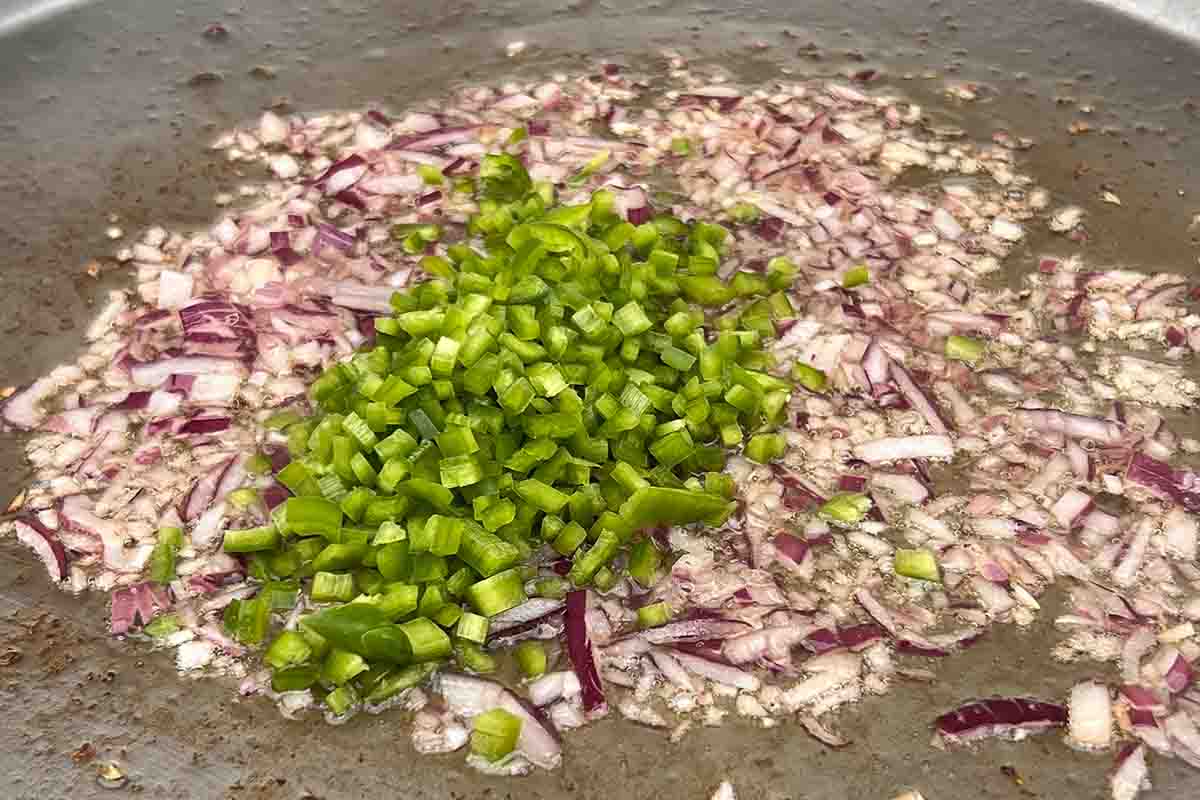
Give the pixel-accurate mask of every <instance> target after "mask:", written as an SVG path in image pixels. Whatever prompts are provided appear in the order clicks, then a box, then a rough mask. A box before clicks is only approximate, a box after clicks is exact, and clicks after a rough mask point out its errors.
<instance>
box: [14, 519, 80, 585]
mask: <svg viewBox="0 0 1200 800" xmlns="http://www.w3.org/2000/svg"><path fill="white" fill-rule="evenodd" d="M13 524H14V525H15V527H16V531H17V539H18V540H20V542H21V543H22V544H24V545H25V546H26V547H29V548H31V549H32V550H33V551H34V552H35V553H37V556H38V558H39V559H41V561H42V564H43V565H45V567H46V572H47V573H48V574H49V575H50V579H51V580H53V581H63V580H66V578H67V574H68V571H67V567H68V563H69V562H68V560H67V551H66V548H64V547H63V544H62V541H61V540H60V539H59V538H58V534H57V533H55V532H54V531H52V530H50V529H49V528H47V527H46V526H45V525H43V524H42V522H41V520H39V519H38V518H37V517H35V516H33V515H32V514H28V515H23V516H20V517H17V518H16V519H15V520H13Z"/></svg>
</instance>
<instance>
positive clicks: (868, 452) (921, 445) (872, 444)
mask: <svg viewBox="0 0 1200 800" xmlns="http://www.w3.org/2000/svg"><path fill="white" fill-rule="evenodd" d="M854 455H855V457H856V458H860V459H862V460H863V461H866V462H868V463H872V464H878V463H881V462H885V461H900V460H902V459H905V458H953V457H954V443H953V442H952V441H951V440H950V437H949V436H944V435H935V434H928V435H924V436H889V437H884V438H882V439H874V440H872V441H869V442H863V443H862V444H859V445H856V446H855V447H854Z"/></svg>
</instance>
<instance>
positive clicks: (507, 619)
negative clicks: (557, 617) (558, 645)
mask: <svg viewBox="0 0 1200 800" xmlns="http://www.w3.org/2000/svg"><path fill="white" fill-rule="evenodd" d="M564 605H565V603H564V602H563V601H562V600H555V599H553V598H549V597H533V598H530V599H529V600H526V601H525V602H524V603H521V605H519V606H516V607H515V608H510V609H509V610H508V611H504V612H502V613H500V614H497V615H496V616H494V617H492V618H491V620H490V624H489V625H488V634H489V635H492V634H499V633H502V632H504V631H507V630H509V629H510V628H516V627H519V626H521V625H525V624H527V623H530V622H533V621H534V620H539V619H542V618H544V617H547V616H549V615H551V614H554V613H557V612H558V611H561V610H562V608H563V606H564ZM538 705H542V704H541V703H538Z"/></svg>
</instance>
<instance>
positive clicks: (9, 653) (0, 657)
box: [0, 647, 25, 667]
mask: <svg viewBox="0 0 1200 800" xmlns="http://www.w3.org/2000/svg"><path fill="white" fill-rule="evenodd" d="M24 655H25V654H24V653H22V652H21V651H20V650H18V649H17V648H15V647H10V648H8V649H7V650H5V651H4V652H3V653H0V667H11V666H12V665H13V664H15V663H17V662H18V661H20V660H21V657H22V656H24Z"/></svg>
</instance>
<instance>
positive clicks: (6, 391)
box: [0, 386, 17, 400]
mask: <svg viewBox="0 0 1200 800" xmlns="http://www.w3.org/2000/svg"><path fill="white" fill-rule="evenodd" d="M16 393H17V387H15V386H5V387H4V388H3V389H0V400H7V399H8V398H10V397H12V396H13V395H14V394H16Z"/></svg>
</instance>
